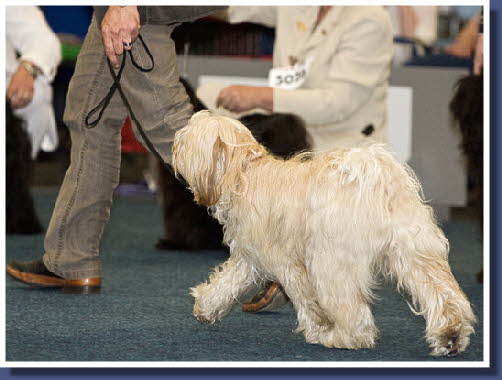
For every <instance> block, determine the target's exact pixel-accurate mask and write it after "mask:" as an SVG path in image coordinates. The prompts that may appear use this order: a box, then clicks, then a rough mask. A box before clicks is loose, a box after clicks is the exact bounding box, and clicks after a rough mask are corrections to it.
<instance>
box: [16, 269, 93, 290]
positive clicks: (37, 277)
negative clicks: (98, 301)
mask: <svg viewBox="0 0 502 380" xmlns="http://www.w3.org/2000/svg"><path fill="white" fill-rule="evenodd" d="M6 269H7V273H8V274H9V275H10V276H11V277H12V278H13V279H15V280H17V281H20V282H22V283H24V284H28V285H32V286H37V287H43V288H61V289H62V291H63V293H71V294H90V293H99V292H100V290H101V279H100V278H84V279H80V280H66V279H64V278H56V277H52V276H46V275H43V274H34V273H28V272H21V271H19V270H17V269H14V268H12V267H11V266H10V265H7V268H6Z"/></svg>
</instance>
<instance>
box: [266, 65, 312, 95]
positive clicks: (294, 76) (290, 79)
mask: <svg viewBox="0 0 502 380" xmlns="http://www.w3.org/2000/svg"><path fill="white" fill-rule="evenodd" d="M311 63H312V59H307V60H306V61H305V63H303V64H298V63H297V64H296V65H294V66H287V67H276V68H273V69H271V70H270V71H269V74H268V83H269V86H270V87H274V88H285V89H295V88H299V87H301V86H302V85H303V83H304V82H305V79H306V77H307V73H308V70H309V67H310V64H311Z"/></svg>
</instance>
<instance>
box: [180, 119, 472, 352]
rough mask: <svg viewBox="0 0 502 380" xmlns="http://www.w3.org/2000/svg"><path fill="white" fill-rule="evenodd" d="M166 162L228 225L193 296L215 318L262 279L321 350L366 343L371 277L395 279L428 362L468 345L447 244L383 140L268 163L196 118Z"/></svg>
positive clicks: (231, 133) (465, 311)
mask: <svg viewBox="0 0 502 380" xmlns="http://www.w3.org/2000/svg"><path fill="white" fill-rule="evenodd" d="M173 165H174V168H175V170H176V172H177V173H178V174H180V175H181V176H183V177H184V178H185V180H186V181H187V182H188V184H189V185H190V188H191V190H192V191H193V193H194V196H195V200H196V201H197V202H198V203H199V204H201V205H205V206H209V207H210V208H211V210H212V212H213V215H214V216H215V217H216V218H217V219H218V220H219V221H220V223H222V224H223V226H224V235H225V238H224V239H225V242H226V244H228V246H229V247H230V250H231V256H230V259H229V260H228V261H227V262H225V263H224V264H223V265H221V267H217V268H215V270H214V273H212V274H211V275H210V276H209V282H207V283H202V284H200V285H198V286H197V287H195V288H193V289H192V295H193V296H194V297H195V305H194V310H193V313H194V315H195V316H196V317H197V319H198V320H199V321H204V322H208V323H214V322H216V321H218V320H221V319H222V318H223V317H224V316H225V315H227V314H228V313H229V312H230V310H231V309H232V306H233V305H234V304H235V302H236V301H237V299H238V297H239V296H240V295H242V294H244V293H245V292H247V291H248V290H249V289H250V288H251V287H253V286H254V285H255V284H257V283H258V284H259V283H260V282H262V281H264V280H273V281H276V282H279V283H280V284H281V285H282V286H283V288H284V290H285V291H286V293H287V295H288V296H289V298H290V299H291V301H292V303H293V305H294V307H295V310H296V313H297V318H298V328H297V331H298V332H302V333H303V334H304V336H305V339H306V340H307V342H309V343H318V344H322V345H324V346H326V347H338V348H353V349H357V348H366V347H372V346H373V345H374V344H375V340H376V337H377V333H378V331H377V328H376V326H375V322H374V319H373V315H372V313H371V309H370V301H371V299H372V288H373V287H374V285H375V280H376V275H377V274H378V273H383V274H384V275H386V276H387V277H391V278H393V279H394V280H395V281H396V283H397V287H398V289H400V290H405V291H407V292H408V293H409V295H410V296H411V302H412V304H413V305H414V309H415V310H416V313H417V314H420V315H422V316H424V318H425V320H426V339H427V342H428V343H429V345H430V347H431V348H432V354H433V355H455V354H457V353H459V352H462V351H464V350H465V349H466V347H467V346H468V344H469V335H470V334H471V333H472V332H473V327H472V325H473V323H474V321H475V317H474V315H473V312H472V310H471V305H470V303H469V301H468V300H467V298H466V296H465V294H464V293H463V292H462V290H461V289H460V287H459V285H458V283H457V281H456V280H455V278H454V277H453V275H452V273H451V271H450V267H449V265H448V261H447V256H448V241H447V239H446V237H445V236H444V234H443V232H442V231H441V229H439V228H438V226H437V225H436V222H435V220H434V216H433V212H432V209H431V207H429V206H427V205H425V204H424V202H423V200H422V197H421V187H420V184H419V183H418V181H417V179H416V178H415V176H414V174H413V173H412V171H411V170H410V168H408V167H407V166H404V165H402V164H400V163H398V162H397V161H396V159H395V157H394V155H393V154H391V153H389V152H388V151H387V150H386V149H385V148H384V147H383V146H382V145H381V144H374V145H369V146H367V147H361V148H353V149H346V150H336V151H332V152H326V153H319V154H313V153H304V154H300V155H298V156H296V157H294V158H292V159H290V160H287V161H284V160H281V159H277V158H274V157H272V156H271V155H270V154H269V153H268V152H267V151H266V150H265V148H264V147H263V146H261V145H260V144H258V143H257V142H256V140H255V139H254V138H253V136H252V135H251V133H250V132H249V130H248V129H247V128H246V127H244V126H243V125H242V124H241V123H239V122H238V121H236V120H233V119H230V118H227V117H222V116H214V115H213V114H211V113H210V112H208V111H201V112H198V113H197V114H195V115H194V116H193V117H192V119H191V120H190V122H189V123H188V125H187V126H186V127H185V128H183V129H181V130H180V131H178V133H176V137H175V141H174V147H173Z"/></svg>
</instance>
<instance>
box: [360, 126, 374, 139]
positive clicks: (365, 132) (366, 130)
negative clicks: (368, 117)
mask: <svg viewBox="0 0 502 380" xmlns="http://www.w3.org/2000/svg"><path fill="white" fill-rule="evenodd" d="M374 131H375V127H374V126H373V124H368V125H367V126H366V127H365V128H364V129H363V130H362V131H361V133H362V134H363V135H365V136H369V135H371V134H372V133H373V132H374Z"/></svg>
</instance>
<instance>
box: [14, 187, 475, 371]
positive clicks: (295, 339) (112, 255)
mask: <svg viewBox="0 0 502 380" xmlns="http://www.w3.org/2000/svg"><path fill="white" fill-rule="evenodd" d="M34 196H35V201H36V206H37V209H38V212H39V214H40V216H41V218H42V221H43V223H44V225H45V226H47V224H48V221H49V218H50V215H51V212H52V208H53V205H54V202H55V198H56V190H54V189H36V190H35V191H34ZM161 220H162V216H161V210H160V208H159V207H158V205H157V204H156V202H155V201H154V200H153V199H148V198H139V197H136V198H131V197H117V198H116V199H115V202H114V206H113V210H112V218H111V221H110V223H109V225H108V227H107V229H106V231H105V236H104V240H103V244H102V250H101V252H102V259H103V267H104V272H103V279H104V284H103V289H102V292H101V294H99V295H66V294H62V293H61V292H59V291H56V290H34V289H32V288H30V287H27V286H25V285H24V284H21V283H18V282H15V281H13V280H12V279H10V278H8V279H7V293H6V341H7V344H6V350H7V351H6V352H7V361H442V360H447V361H452V362H453V361H481V360H482V359H483V323H482V321H483V299H482V289H483V288H482V286H481V285H479V284H477V283H476V282H475V277H474V276H475V273H476V272H477V271H478V269H479V268H480V263H481V244H480V242H479V241H478V239H477V230H476V225H475V223H471V222H468V221H452V222H449V223H447V224H446V225H445V226H444V229H445V232H446V234H447V236H448V238H449V239H450V243H451V253H450V262H451V265H452V268H453V272H454V274H455V276H456V278H457V280H458V281H459V282H460V285H461V286H462V288H463V289H464V291H465V292H466V294H467V295H468V297H469V299H470V300H471V302H472V303H473V305H474V308H475V313H476V315H477V317H478V319H479V323H478V325H477V327H476V334H475V335H474V336H473V337H472V342H471V346H470V347H469V349H468V351H467V352H466V353H464V354H463V355H461V356H458V357H456V358H433V357H431V356H429V355H428V353H429V349H428V347H427V345H426V343H425V340H424V338H423V335H424V326H425V323H424V320H423V319H422V318H421V317H417V316H415V315H413V313H412V312H411V311H410V309H409V308H408V306H407V304H406V302H405V300H404V299H403V297H402V296H400V295H399V294H398V293H397V292H396V291H394V290H393V289H392V288H390V287H388V286H385V285H384V286H383V287H381V288H380V289H379V290H378V291H377V295H378V297H379V300H378V301H377V302H376V303H375V305H374V307H373V310H374V314H375V318H376V321H377V326H378V327H379V329H380V338H379V340H378V343H377V345H376V347H375V348H373V349H365V350H357V351H353V350H341V349H327V348H324V347H322V346H318V345H309V344H307V343H305V341H304V339H303V337H302V336H300V335H297V334H295V333H293V332H292V330H294V329H295V327H296V319H295V315H294V312H293V309H292V308H291V307H290V306H288V307H284V308H283V309H281V310H280V311H278V312H276V313H265V314H261V315H250V314H246V313H243V312H242V311H241V310H240V308H235V309H234V310H233V312H232V313H231V314H230V315H229V316H228V317H227V318H226V319H225V320H224V321H223V322H222V323H220V324H217V325H215V326H207V325H204V324H199V323H198V322H197V321H196V320H195V319H194V318H193V317H192V315H191V311H192V298H191V296H189V294H188V289H189V288H190V287H191V286H193V285H195V284H197V283H199V282H200V281H202V280H205V279H206V276H207V274H208V272H209V270H210V269H211V268H213V267H214V266H215V265H216V264H218V263H221V262H222V261H224V260H225V259H226V254H225V253H224V252H222V251H221V252H220V251H200V252H177V251H172V252H166V251H157V250H155V249H154V248H153V245H154V243H155V241H156V240H157V238H158V237H159V236H160V235H161V232H162V223H161ZM6 246H7V247H6V248H7V249H6V252H7V255H6V256H7V261H9V260H11V259H14V258H15V259H23V260H31V259H35V258H38V257H40V255H41V253H42V249H43V236H42V235H37V236H33V237H25V236H8V237H7V244H6Z"/></svg>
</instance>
